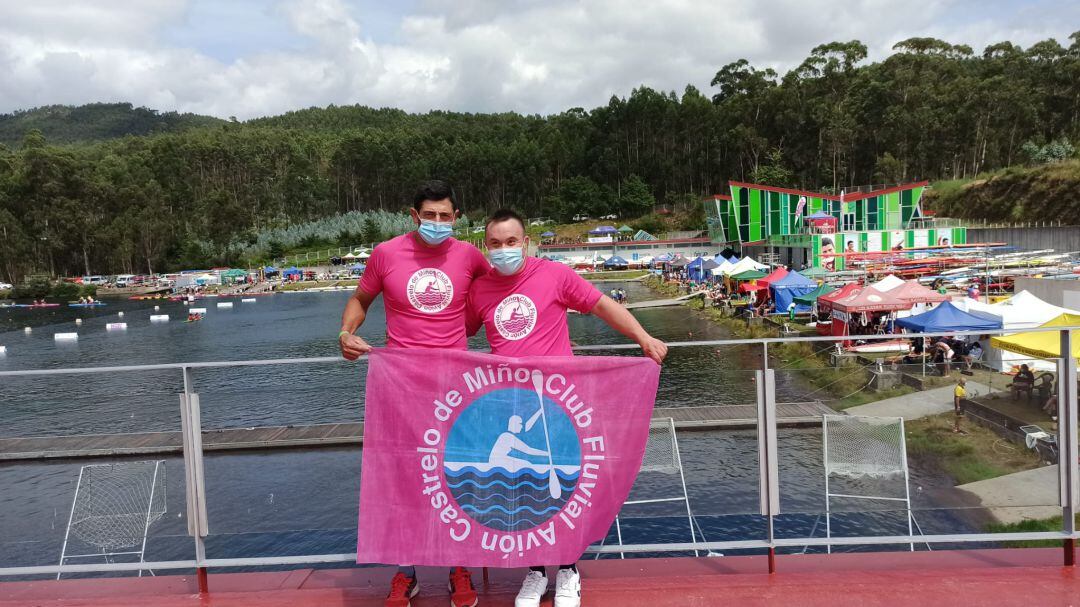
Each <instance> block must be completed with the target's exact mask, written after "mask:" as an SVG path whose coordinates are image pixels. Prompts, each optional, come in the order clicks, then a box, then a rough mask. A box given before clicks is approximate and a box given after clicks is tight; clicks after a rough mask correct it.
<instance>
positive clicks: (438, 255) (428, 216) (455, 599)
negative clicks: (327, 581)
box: [338, 181, 490, 607]
mask: <svg viewBox="0 0 1080 607" xmlns="http://www.w3.org/2000/svg"><path fill="white" fill-rule="evenodd" d="M411 213H412V217H413V221H414V222H416V224H417V230H416V231H415V232H409V233H408V234H403V235H401V236H398V237H396V238H392V239H390V240H388V241H386V242H384V243H382V244H380V245H379V246H377V247H375V250H374V251H373V252H372V254H371V257H370V258H369V259H368V265H367V268H366V269H365V271H364V275H363V276H362V277H361V278H360V284H359V285H358V286H357V287H356V291H355V292H354V293H353V296H352V297H350V298H349V301H348V303H347V304H345V312H344V313H343V314H342V317H341V331H340V332H339V333H338V342H339V345H340V347H341V354H342V356H344V357H345V358H347V359H349V360H356V359H357V358H358V357H360V356H361V355H363V354H366V353H368V352H370V351H371V346H370V345H368V344H367V342H365V341H364V340H363V339H361V338H360V337H357V336H356V335H353V333H354V332H356V329H357V328H359V327H360V325H362V324H363V323H364V320H365V319H366V318H367V310H368V307H370V306H371V302H373V301H374V300H375V298H376V297H378V296H379V294H380V293H381V294H382V296H383V307H384V308H385V313H386V347H388V348H453V349H457V350H464V349H465V347H466V342H467V339H468V338H467V336H466V335H465V300H466V297H467V295H468V292H469V287H470V286H471V285H472V282H473V280H474V279H475V278H476V277H478V276H480V275H482V274H484V273H486V272H487V270H488V269H489V268H490V266H489V265H488V263H487V260H486V259H485V258H484V255H483V254H482V253H480V250H479V249H477V248H476V247H474V246H473V245H471V244H467V243H464V242H460V241H458V240H454V239H453V238H450V235H451V234H452V233H453V231H454V228H453V226H454V220H455V219H456V218H457V217H458V215H459V213H460V211H459V209H458V206H457V201H456V200H455V198H454V194H453V190H452V189H451V188H450V186H448V185H447V184H446V183H444V182H441V181H432V182H428V183H427V184H425V185H424V186H423V187H422V188H420V190H419V191H418V192H417V193H416V196H415V197H414V199H413V209H412V212H411ZM404 524H407V521H406V522H405V523H404ZM419 591H420V586H419V584H418V583H417V581H416V569H415V568H414V567H412V566H409V565H402V566H400V567H399V568H398V572H397V574H396V575H394V578H393V580H391V582H390V594H389V595H388V596H387V598H386V607H409V605H410V599H412V597H414V596H416V594H417V593H418V592H419ZM450 604H451V605H452V606H453V607H474V606H475V605H476V604H477V596H476V590H475V589H474V588H473V584H472V580H471V578H470V574H469V572H468V570H466V569H465V568H464V567H455V568H454V569H452V570H451V572H450Z"/></svg>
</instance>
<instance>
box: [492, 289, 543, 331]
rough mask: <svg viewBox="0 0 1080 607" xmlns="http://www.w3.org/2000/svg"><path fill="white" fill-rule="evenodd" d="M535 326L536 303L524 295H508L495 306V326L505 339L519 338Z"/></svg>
mask: <svg viewBox="0 0 1080 607" xmlns="http://www.w3.org/2000/svg"><path fill="white" fill-rule="evenodd" d="M535 326H536V304H534V303H533V301H532V300H531V299H529V298H528V297H526V296H524V295H520V294H518V293H515V294H513V295H510V296H509V297H507V298H506V299H504V300H502V301H501V302H500V303H499V305H498V306H497V307H496V308H495V328H496V329H498V330H499V335H502V336H503V337H505V338H506V339H509V340H514V341H516V340H519V339H521V338H523V337H525V336H526V335H528V334H529V333H532V330H533V327H535Z"/></svg>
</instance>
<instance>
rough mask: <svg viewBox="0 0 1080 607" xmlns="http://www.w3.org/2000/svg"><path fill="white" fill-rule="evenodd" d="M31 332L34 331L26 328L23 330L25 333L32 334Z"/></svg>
mask: <svg viewBox="0 0 1080 607" xmlns="http://www.w3.org/2000/svg"><path fill="white" fill-rule="evenodd" d="M31 331H33V329H31V328H30V327H26V328H25V329H23V333H30V332H31Z"/></svg>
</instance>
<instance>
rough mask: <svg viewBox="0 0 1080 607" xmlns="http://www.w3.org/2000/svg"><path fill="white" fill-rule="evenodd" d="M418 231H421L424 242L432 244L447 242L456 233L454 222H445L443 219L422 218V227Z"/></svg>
mask: <svg viewBox="0 0 1080 607" xmlns="http://www.w3.org/2000/svg"><path fill="white" fill-rule="evenodd" d="M416 231H417V232H419V233H420V238H423V239H424V242H426V243H428V244H430V245H438V244H442V243H443V242H445V241H446V239H447V238H450V236H451V235H452V234H453V233H454V224H453V222H449V223H443V222H441V221H431V220H430V219H421V220H420V228H419V229H417V230H416Z"/></svg>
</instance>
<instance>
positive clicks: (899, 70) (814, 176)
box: [0, 32, 1080, 282]
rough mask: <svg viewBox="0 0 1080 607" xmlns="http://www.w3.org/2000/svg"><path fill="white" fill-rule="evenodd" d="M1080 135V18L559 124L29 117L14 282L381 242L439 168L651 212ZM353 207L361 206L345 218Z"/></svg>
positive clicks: (814, 58)
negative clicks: (1024, 33)
mask: <svg viewBox="0 0 1080 607" xmlns="http://www.w3.org/2000/svg"><path fill="white" fill-rule="evenodd" d="M1078 138H1080V32H1077V33H1074V34H1073V35H1072V36H1070V38H1069V40H1068V41H1065V43H1062V42H1059V41H1056V40H1052V39H1051V40H1045V41H1042V42H1038V43H1036V44H1033V45H1031V46H1030V47H1028V48H1021V47H1019V46H1017V45H1014V44H1012V43H1009V42H1001V43H997V44H993V45H991V46H988V47H986V48H985V49H982V50H975V49H972V48H970V47H968V46H965V45H962V44H961V45H954V44H950V43H948V42H945V41H942V40H937V39H932V38H912V39H909V40H905V41H902V42H900V43H898V44H896V45H895V46H894V47H893V51H892V54H890V55H889V56H888V57H885V58H883V59H881V60H880V61H870V60H869V59H868V52H867V47H866V45H865V44H863V43H861V42H859V41H850V42H833V43H828V44H822V45H820V46H818V47H816V48H814V49H813V50H812V51H811V52H810V54H809V56H808V57H807V58H806V59H805V60H804V61H803V62H802V63H801V64H799V65H798V66H796V67H794V68H793V69H791V70H790V71H788V72H786V73H783V74H780V73H777V72H776V71H774V70H773V69H769V68H761V67H755V66H754V65H752V64H751V63H749V62H748V61H745V60H739V61H736V62H733V63H730V64H727V65H724V66H723V67H721V68H719V69H718V71H717V72H716V74H715V76H714V77H713V78H712V81H711V88H710V89H709V90H708V91H701V90H698V89H697V88H695V87H693V86H687V87H686V88H685V89H684V90H683V91H682V92H681V93H676V92H673V91H660V90H654V89H652V88H649V87H647V86H641V87H639V88H637V89H634V90H633V91H631V92H629V94H628V95H626V96H624V97H621V96H614V97H612V98H611V99H610V100H609V101H608V103H607V104H606V105H604V106H601V107H596V108H591V109H586V108H569V109H566V110H565V111H563V112H562V113H559V114H557V115H549V116H539V115H521V114H517V113H497V114H473V113H460V112H446V111H432V112H429V113H425V114H410V113H406V112H404V111H401V110H397V109H393V108H381V109H376V108H369V107H364V106H359V105H356V106H330V107H326V108H309V109H303V110H297V111H294V112H290V113H287V114H284V115H280V116H273V117H265V118H258V119H254V120H249V121H245V122H241V121H237V120H235V119H229V120H222V119H217V118H210V117H200V116H193V115H177V114H174V113H170V114H158V113H157V112H155V111H153V110H148V109H146V108H137V109H133V108H132V107H131V106H130V105H128V104H94V105H93V106H84V107H83V108H62V107H61V108H57V107H53V108H48V111H43V110H27V111H24V112H17V113H15V114H10V115H4V116H0V141H5V144H4V145H0V279H6V280H7V281H9V282H16V281H18V280H20V279H22V278H23V277H25V276H26V275H28V274H34V273H49V274H52V275H77V274H83V273H111V272H157V271H164V270H170V269H179V268H184V267H198V266H208V265H220V264H240V263H247V262H253V261H256V260H260V259H267V258H269V257H271V256H272V253H273V252H274V249H280V248H281V247H283V246H284V247H295V246H301V245H313V246H318V245H326V244H336V243H339V242H340V243H343V244H353V243H355V242H360V241H365V242H370V241H373V240H378V239H380V238H385V237H387V236H389V235H390V234H389V232H393V231H394V230H399V229H401V228H400V226H401V225H402V222H401V221H395V220H393V218H392V217H393V214H396V213H398V212H400V211H401V210H402V209H404V208H405V207H406V206H407V205H408V201H409V198H410V195H411V193H412V191H413V189H414V188H415V186H416V184H417V183H418V182H420V181H422V180H425V179H428V178H432V177H438V178H443V179H446V180H448V181H450V182H451V183H452V184H453V186H454V188H455V190H456V193H457V196H458V198H459V200H460V201H461V203H462V205H463V207H464V209H465V211H466V213H468V214H469V215H470V216H471V217H473V218H478V217H480V216H482V215H483V214H484V213H487V212H490V211H492V210H494V209H497V208H501V207H512V208H515V209H517V210H519V211H520V212H522V213H524V214H527V215H528V216H530V217H537V216H541V217H549V218H552V219H555V220H559V221H568V220H570V219H571V218H572V217H574V216H576V215H579V214H581V215H589V216H593V217H597V216H601V215H607V214H616V215H618V216H619V217H620V218H624V219H627V220H630V219H632V218H637V217H641V216H645V215H648V214H649V213H651V212H652V211H653V208H654V205H655V204H657V203H666V204H670V205H676V206H678V205H684V206H686V205H690V206H693V205H694V204H695V203H696V201H699V200H700V199H701V198H702V197H704V196H706V195H709V194H712V193H716V192H723V191H724V190H725V189H726V184H727V181H728V180H729V179H735V180H745V181H754V182H760V183H767V184H771V185H780V186H792V187H801V188H805V189H823V190H830V191H837V190H839V189H841V188H850V187H855V186H860V185H865V184H881V183H895V182H901V181H910V180H921V179H929V180H956V179H967V178H972V177H975V176H977V175H980V174H982V173H985V172H987V171H994V170H997V169H1001V168H1003V167H1009V166H1016V165H1024V164H1032V163H1037V162H1041V161H1042V160H1041V159H1040V158H1036V156H1038V155H1039V154H1044V155H1045V153H1046V150H1051V151H1053V150H1059V151H1060V150H1064V152H1062V153H1063V154H1064V155H1072V154H1075V152H1074V151H1073V148H1072V143H1071V142H1076V141H1077V139H1078ZM1033 150H1034V152H1033ZM1055 153H1056V152H1055ZM342 216H347V217H351V218H352V219H350V220H348V221H344V220H342V221H334V220H332V219H331V218H334V217H342ZM388 216H389V217H391V219H385V218H386V217H388ZM318 222H321V223H319V225H325V226H328V227H327V229H325V230H323V231H321V232H317V233H316V232H310V231H309V233H308V235H307V236H303V237H300V239H301V240H303V239H305V238H306V239H307V240H309V241H310V242H277V241H275V238H276V237H274V236H272V235H274V234H287V233H288V230H289V229H290V228H292V227H295V226H302V225H307V224H313V223H318ZM393 226H399V227H393ZM268 235H270V236H268Z"/></svg>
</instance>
